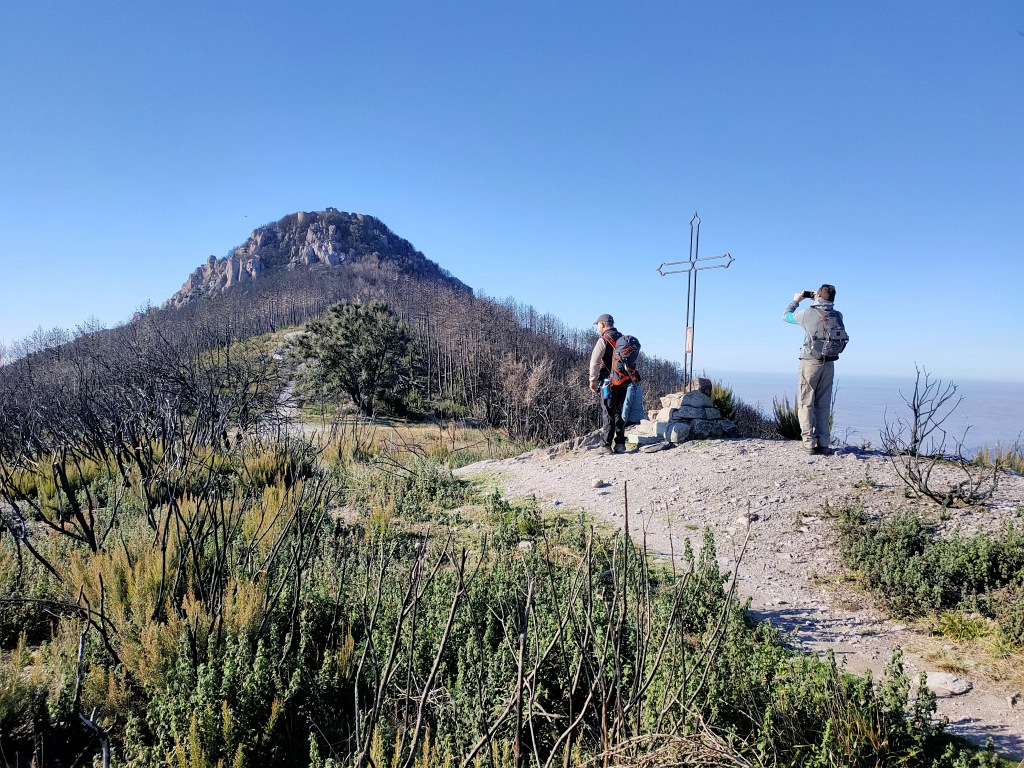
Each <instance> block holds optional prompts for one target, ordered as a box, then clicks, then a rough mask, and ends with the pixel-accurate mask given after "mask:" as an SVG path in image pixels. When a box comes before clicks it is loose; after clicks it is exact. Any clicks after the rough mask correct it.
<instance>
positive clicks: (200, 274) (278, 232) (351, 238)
mask: <svg viewBox="0 0 1024 768" xmlns="http://www.w3.org/2000/svg"><path fill="white" fill-rule="evenodd" d="M367 258H378V259H381V260H382V261H387V262H390V263H392V264H393V265H394V266H396V267H397V268H398V270H399V271H400V272H402V273H404V274H409V275H414V276H418V277H425V278H432V279H438V280H443V281H445V282H449V283H451V284H453V285H457V286H460V287H463V288H465V286H464V285H463V284H462V283H461V282H459V281H458V280H456V279H455V278H453V277H452V276H451V275H449V274H448V273H447V272H445V271H444V270H442V269H441V268H440V267H439V266H438V265H437V264H435V263H434V262H433V261H430V260H429V259H427V258H426V257H425V256H424V255H423V254H422V253H420V252H419V251H417V250H416V249H415V248H413V246H412V244H411V243H410V242H409V241H408V240H405V239H403V238H401V237H398V236H397V235H396V234H395V233H394V232H392V231H391V230H390V229H388V228H387V226H386V225H385V224H384V222H382V221H381V220H380V219H377V218H375V217H373V216H366V215H363V214H361V213H347V212H345V211H339V210H338V209H337V208H327V209H326V210H323V211H313V212H304V211H301V212H299V213H293V214H290V215H288V216H285V217H284V218H282V219H280V220H279V221H275V222H272V223H270V224H266V225H265V226H262V227H258V228H257V229H254V230H253V232H252V234H251V235H249V239H248V240H246V241H245V243H243V244H242V245H240V246H238V247H237V248H234V249H233V250H232V251H231V252H230V253H229V254H228V255H227V256H225V257H223V258H221V259H218V258H216V257H214V256H210V257H209V258H208V259H207V260H206V263H205V264H203V265H202V266H200V267H198V268H196V270H195V271H194V272H193V273H192V274H191V275H189V277H188V279H187V280H186V281H185V284H184V285H182V287H181V290H180V291H178V292H177V293H176V294H174V296H172V297H171V298H170V299H168V301H167V304H168V305H170V306H182V305H183V304H187V303H188V302H190V301H192V300H194V299H196V298H198V297H200V296H215V295H218V294H222V293H224V292H225V291H228V290H231V289H232V288H233V287H235V286H237V285H240V284H243V283H247V282H251V281H255V280H260V279H261V278H264V277H266V276H267V275H269V274H272V273H274V272H276V271H279V270H295V269H318V268H319V269H336V268H343V267H344V266H345V265H346V264H348V263H352V262H355V261H359V260H362V259H367Z"/></svg>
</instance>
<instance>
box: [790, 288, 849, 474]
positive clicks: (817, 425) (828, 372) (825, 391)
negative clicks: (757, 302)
mask: <svg viewBox="0 0 1024 768" xmlns="http://www.w3.org/2000/svg"><path fill="white" fill-rule="evenodd" d="M804 299H814V300H815V301H814V303H813V304H811V305H810V307H808V308H807V309H802V310H800V311H796V310H797V307H798V306H800V302H801V301H803V300H804ZM835 299H836V288H835V286H834V285H828V284H825V285H822V286H821V288H819V289H818V290H817V291H816V292H815V291H801V292H800V293H797V294H794V295H793V301H791V302H790V303H789V306H787V307H786V311H785V312H783V314H782V319H783V320H785V321H786V322H787V323H793V324H794V325H799V326H800V327H801V328H803V329H804V334H805V336H804V343H803V346H802V347H801V348H800V355H799V359H800V377H799V380H798V382H797V396H796V412H797V416H798V417H799V419H800V436H801V438H802V439H803V444H804V448H805V449H807V452H808V453H811V454H826V453H829V452H830V450H831V449H830V447H829V445H830V443H831V437H830V435H829V424H828V423H829V418H830V416H831V413H830V411H831V406H832V380H833V377H834V374H835V370H834V369H835V361H836V360H838V359H839V354H840V353H841V352H842V351H843V350H844V349H846V344H847V342H848V341H849V340H850V337H849V336H848V335H847V333H846V327H845V326H844V325H843V315H842V314H841V313H840V312H837V311H836V309H835V307H834V302H835Z"/></svg>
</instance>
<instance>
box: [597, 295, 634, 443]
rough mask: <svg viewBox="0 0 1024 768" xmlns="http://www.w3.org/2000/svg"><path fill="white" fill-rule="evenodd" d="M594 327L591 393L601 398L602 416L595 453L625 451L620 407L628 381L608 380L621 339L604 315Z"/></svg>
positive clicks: (611, 321) (624, 433) (608, 317)
mask: <svg viewBox="0 0 1024 768" xmlns="http://www.w3.org/2000/svg"><path fill="white" fill-rule="evenodd" d="M594 325H596V326H597V336H598V338H597V344H595V345H594V351H593V352H592V353H591V355H590V391H591V392H594V393H599V394H600V395H601V403H602V405H603V406H604V412H603V413H602V416H601V437H602V438H603V439H604V445H602V446H601V447H600V448H599V449H598V453H601V454H609V453H625V452H626V422H625V421H624V420H623V418H622V404H623V403H624V402H625V400H626V390H627V389H628V388H629V387H628V381H627V382H625V383H622V384H619V385H618V386H612V385H611V382H610V381H608V377H609V376H610V375H611V370H612V353H613V352H614V351H615V342H616V341H617V340H618V339H619V337H620V336H622V334H621V333H619V332H618V331H617V330H615V319H614V318H613V317H612V316H611V315H609V314H607V313H606V314H603V315H601V316H600V317H599V318H597V321H596V322H595V323H594Z"/></svg>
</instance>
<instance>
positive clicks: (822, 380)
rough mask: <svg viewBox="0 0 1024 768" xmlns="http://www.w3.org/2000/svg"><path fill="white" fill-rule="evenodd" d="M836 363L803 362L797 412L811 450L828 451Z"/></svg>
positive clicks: (825, 361)
mask: <svg viewBox="0 0 1024 768" xmlns="http://www.w3.org/2000/svg"><path fill="white" fill-rule="evenodd" d="M834 375H835V362H834V361H832V360H801V361H800V379H799V381H798V382H797V396H796V412H797V416H798V417H799V418H800V436H801V438H802V439H803V441H804V446H805V447H807V448H814V447H819V448H828V446H829V442H830V437H829V433H828V422H829V416H830V415H831V414H830V410H831V406H832V378H833V376H834Z"/></svg>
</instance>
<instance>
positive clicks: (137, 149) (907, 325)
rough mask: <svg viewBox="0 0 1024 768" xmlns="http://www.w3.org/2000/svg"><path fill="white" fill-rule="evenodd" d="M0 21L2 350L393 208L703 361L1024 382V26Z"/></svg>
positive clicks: (994, 21)
mask: <svg viewBox="0 0 1024 768" xmlns="http://www.w3.org/2000/svg"><path fill="white" fill-rule="evenodd" d="M629 5H630V6H633V7H627V4H624V3H610V2H587V3H576V2H573V3H567V2H563V3H557V4H556V3H552V2H523V1H522V0H520V1H517V2H514V3H512V2H447V1H446V0H437V2H432V3H419V2H416V3H414V2H409V3H397V2H395V3H392V2H367V3H360V2H333V3H327V2H324V3H305V2H289V3H269V2H258V1H256V0H248V1H247V2H244V3H241V2H239V3H221V2H209V1H207V2H202V3H199V2H191V1H185V2H176V3H173V4H172V3H151V2H137V3H109V2H107V3H104V2H97V3H79V2H74V3H72V2H45V1H43V2H39V3H31V4H29V3H15V2H13V1H12V2H6V3H2V4H0V83H2V98H0V136H2V140H0V267H2V272H0V340H2V341H4V342H11V341H13V340H15V339H19V338H22V337H24V336H26V335H28V334H30V333H31V332H32V331H33V330H34V329H35V328H37V327H39V326H42V327H44V328H51V327H53V326H60V327H65V328H74V327H75V326H76V325H78V324H80V323H82V322H83V321H85V320H86V319H88V318H91V317H94V318H97V319H98V320H100V321H101V322H103V323H104V324H107V325H113V324H116V323H119V322H123V321H125V320H127V319H128V318H129V317H130V316H131V314H132V312H133V311H134V310H135V309H136V308H138V307H139V306H141V305H143V304H145V303H146V302H151V303H153V304H160V303H162V302H163V301H164V300H165V299H167V298H168V297H169V296H170V295H171V294H173V293H174V292H175V291H176V290H177V289H178V288H179V287H180V286H181V284H182V283H183V282H184V280H185V278H186V277H187V276H188V274H189V273H190V272H191V271H192V270H193V269H194V268H195V267H196V266H198V265H199V264H200V263H202V262H203V261H204V260H205V259H206V257H207V256H208V255H209V254H214V255H216V256H218V257H220V256H224V255H225V254H226V253H227V252H228V251H229V250H230V249H231V248H233V247H234V246H237V245H239V244H241V243H242V242H244V241H245V239H246V238H247V236H248V234H249V232H250V231H251V230H252V229H253V228H254V227H256V226H259V225H262V224H265V223H267V222H269V221H273V220H276V219H278V218H280V217H281V216H283V215H285V214H288V213H292V212H295V211H299V210H307V211H311V210H323V209H324V208H325V207H327V206H333V207H336V208H339V209H341V210H345V211H353V212H360V213H366V214H371V215H374V216H377V217H379V218H381V219H382V220H383V221H384V222H385V223H386V224H387V225H388V226H389V227H390V228H391V229H393V230H394V231H395V232H396V233H397V234H399V235H401V236H402V237H405V238H406V239H408V240H410V241H411V242H412V243H413V244H414V245H415V246H416V247H417V248H418V249H420V250H421V251H423V252H424V253H425V254H426V255H427V256H428V257H429V258H431V259H433V260H434V261H436V262H438V263H439V264H440V265H441V266H443V267H445V268H446V269H448V270H449V271H451V272H452V273H453V274H455V275H456V276H457V277H459V278H460V279H461V280H463V281H464V282H466V283H468V284H469V285H471V286H473V287H474V288H475V289H477V290H479V291H481V292H484V293H486V294H488V295H490V296H495V297H499V298H501V297H506V296H512V297H514V298H515V299H517V300H518V301H520V302H523V303H528V304H532V305H533V306H535V307H536V308H537V309H538V310H540V311H542V312H550V313H552V314H555V315H557V316H559V317H561V318H562V319H563V320H564V321H565V322H567V323H569V324H570V325H574V326H581V327H582V326H589V325H590V324H591V323H592V322H593V321H594V319H595V318H596V317H597V315H598V314H600V313H601V312H611V313H613V314H614V315H615V316H616V318H617V319H618V321H619V322H618V325H619V327H620V329H621V330H623V331H625V332H629V333H632V334H634V335H636V336H638V337H639V338H640V339H641V341H642V342H643V343H644V349H645V350H646V351H649V352H651V353H654V354H658V355H660V356H662V357H667V358H671V359H677V360H680V359H681V357H682V344H683V342H682V339H683V326H684V325H685V322H684V321H685V305H686V278H685V275H674V276H671V277H660V276H659V275H658V273H657V271H656V269H657V267H658V265H659V264H660V263H661V262H662V261H675V260H681V259H686V258H688V253H687V251H688V245H689V221H690V218H691V217H692V215H693V213H694V211H696V212H698V213H699V214H700V217H701V219H702V222H703V223H702V228H701V255H704V256H711V255H717V254H720V253H723V252H726V251H728V252H730V253H731V254H732V255H733V257H734V258H735V259H736V261H735V262H734V263H733V264H732V266H731V267H730V268H729V269H728V270H714V271H710V272H705V273H702V276H701V277H700V282H699V295H698V306H697V323H696V353H695V363H696V368H697V369H698V370H700V369H705V370H706V371H707V372H708V373H711V374H715V373H716V372H717V371H726V370H748V371H790V370H793V371H795V368H796V359H795V358H796V352H797V349H798V347H799V344H800V332H799V331H798V330H797V329H796V328H794V327H792V326H788V325H786V324H784V323H783V322H782V321H781V319H780V318H781V313H782V310H783V308H784V307H785V305H786V303H787V302H788V301H789V299H790V298H791V297H792V294H793V293H794V292H795V291H798V290H802V289H804V288H808V289H813V288H816V287H817V286H818V285H820V284H821V283H822V282H830V283H833V284H835V285H836V286H837V288H838V297H837V302H836V304H837V308H839V309H840V310H842V311H843V312H844V314H845V316H846V320H847V327H848V329H849V331H850V335H851V337H852V341H851V343H850V346H849V348H848V350H847V352H846V353H845V354H844V356H843V360H842V361H841V363H840V365H842V366H843V367H844V368H845V369H846V371H847V372H849V373H864V374H870V373H878V374H885V375H895V376H904V375H905V376H907V377H908V378H912V377H913V370H914V364H915V363H917V364H920V365H924V366H926V367H927V368H928V369H929V370H931V371H932V372H933V373H935V374H936V375H939V376H942V377H949V378H954V379H958V378H981V379H1010V380H1017V381H1024V310H1022V309H1021V303H1022V300H1021V297H1020V292H1021V286H1024V267H1022V263H1024V130H1022V128H1024V36H1022V35H1021V34H1020V33H1019V30H1024V3H1022V2H1020V1H1019V0H1018V1H1017V2H1008V1H1006V0H993V1H992V2H985V3H974V2H966V1H965V2H927V3H926V2H874V1H871V2H858V3H852V2H842V3H809V2H808V3H795V2H775V3H763V2H682V1H681V0H679V1H677V2H640V3H636V4H629Z"/></svg>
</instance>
